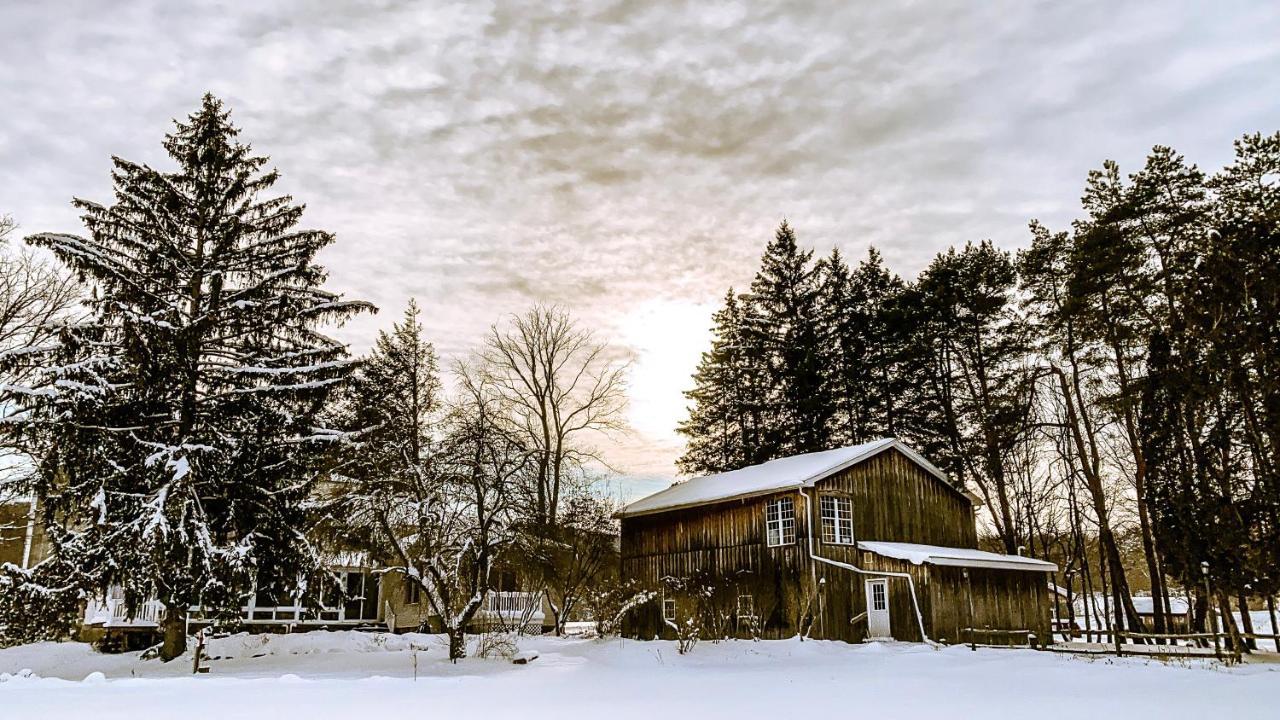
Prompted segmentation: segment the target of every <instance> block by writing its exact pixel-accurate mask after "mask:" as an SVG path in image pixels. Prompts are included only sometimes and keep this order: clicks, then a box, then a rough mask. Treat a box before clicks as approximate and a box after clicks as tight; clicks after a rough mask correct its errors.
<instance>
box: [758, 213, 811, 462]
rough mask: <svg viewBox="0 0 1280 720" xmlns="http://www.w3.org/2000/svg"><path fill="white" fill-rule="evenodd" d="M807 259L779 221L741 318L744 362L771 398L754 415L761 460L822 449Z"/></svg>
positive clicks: (809, 265) (808, 259)
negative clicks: (766, 382) (758, 369)
mask: <svg viewBox="0 0 1280 720" xmlns="http://www.w3.org/2000/svg"><path fill="white" fill-rule="evenodd" d="M812 256H813V252H812V251H809V252H803V251H801V250H800V249H799V247H798V246H797V245H796V236H795V233H794V232H793V231H792V229H791V226H790V225H788V224H787V223H786V221H783V223H782V225H781V226H779V227H778V230H777V232H776V233H775V234H774V238H773V240H772V241H771V242H770V243H769V245H768V246H767V247H766V248H765V252H764V256H763V257H762V258H761V262H760V270H759V272H757V273H756V277H755V279H754V280H753V281H752V283H751V295H750V302H749V303H748V305H747V308H746V311H745V313H744V323H743V324H744V332H743V337H744V344H745V346H746V348H747V352H748V353H749V356H750V357H752V358H753V359H757V358H758V359H763V360H764V361H765V363H766V367H767V368H768V373H769V379H770V386H771V391H772V392H771V396H770V398H769V401H768V405H767V408H766V410H765V412H764V413H762V415H763V422H764V433H765V434H764V438H763V443H762V447H763V450H762V452H761V454H762V455H763V456H764V458H765V459H770V458H775V457H784V456H787V455H796V454H800V453H807V452H814V451H818V450H825V449H827V448H828V447H829V446H830V436H829V432H828V427H829V421H830V418H831V415H832V403H831V399H830V397H829V394H828V392H827V388H826V387H825V383H824V379H825V378H824V376H825V373H824V368H823V352H822V348H821V338H820V335H819V320H818V283H817V278H816V270H815V268H814V267H813V265H812V264H811V263H810V260H811V258H812Z"/></svg>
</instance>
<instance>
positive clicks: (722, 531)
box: [622, 450, 1049, 642]
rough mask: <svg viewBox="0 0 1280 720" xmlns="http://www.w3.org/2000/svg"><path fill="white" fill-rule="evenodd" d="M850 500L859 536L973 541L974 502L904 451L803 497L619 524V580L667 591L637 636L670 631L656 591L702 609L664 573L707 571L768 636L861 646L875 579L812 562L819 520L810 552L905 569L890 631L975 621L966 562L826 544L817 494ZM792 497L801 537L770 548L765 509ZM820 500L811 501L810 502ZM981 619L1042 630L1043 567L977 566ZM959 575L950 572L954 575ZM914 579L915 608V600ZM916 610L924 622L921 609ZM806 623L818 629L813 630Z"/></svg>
mask: <svg viewBox="0 0 1280 720" xmlns="http://www.w3.org/2000/svg"><path fill="white" fill-rule="evenodd" d="M822 495H836V496H840V497H847V498H849V499H850V500H851V502H852V506H853V532H854V538H855V540H879V541H885V542H910V543H921V544H927V545H942V546H948V547H962V548H974V547H977V532H976V528H975V523H974V512H973V507H972V505H971V503H970V502H969V499H968V498H967V497H965V496H964V494H962V493H960V492H958V491H957V490H955V489H954V488H952V487H951V486H949V485H946V484H945V483H943V482H942V481H941V480H939V479H938V478H936V477H934V476H933V475H931V474H930V473H929V472H928V471H926V470H924V469H923V468H921V467H920V466H919V465H917V464H916V463H915V462H913V461H912V460H911V459H910V458H908V457H907V456H905V455H903V454H902V453H900V452H898V451H897V450H888V451H885V452H883V453H880V454H879V455H876V456H874V457H872V458H870V459H868V460H866V461H864V462H862V463H859V464H858V465H855V466H853V467H851V468H848V469H846V470H844V471H842V472H840V473H837V474H835V475H833V476H831V477H829V478H825V479H823V480H821V481H819V482H818V483H816V486H815V487H814V488H811V489H809V490H806V491H805V494H804V495H801V493H799V492H797V491H794V490H789V491H785V492H779V493H774V494H772V495H764V496H759V497H754V498H746V499H739V500H730V501H726V502H720V503H715V504H712V505H705V506H700V507H695V508H687V509H679V510H672V511H668V512H663V513H656V514H652V515H642V516H638V517H629V518H623V520H622V577H623V578H624V579H626V580H633V581H635V582H637V583H639V584H640V585H641V586H642V587H644V588H647V589H651V590H656V591H660V592H663V593H664V594H663V595H661V596H660V597H659V599H658V600H655V601H654V602H652V603H649V604H647V605H645V606H643V607H641V608H638V609H637V610H635V611H634V612H632V613H631V615H630V616H629V617H628V618H627V621H626V622H625V623H624V628H623V631H624V633H625V634H627V635H629V636H631V637H640V638H653V637H672V636H673V634H674V633H673V631H672V630H671V629H670V628H669V627H668V626H667V625H666V623H665V622H664V621H663V619H662V603H661V598H662V597H664V596H665V597H667V598H670V599H673V600H675V602H676V614H677V619H679V618H684V617H688V616H689V614H690V613H694V612H697V610H698V607H699V603H701V604H702V605H703V606H705V605H706V603H707V600H705V598H704V599H702V600H698V599H695V598H692V597H688V596H685V595H682V594H680V593H678V592H671V591H669V590H664V583H663V578H667V577H671V578H691V577H700V578H703V579H704V580H705V581H706V584H709V585H712V586H714V591H715V593H717V594H718V595H719V596H721V598H722V599H720V600H716V602H722V603H727V604H730V605H731V604H732V602H733V598H734V597H735V596H736V595H738V594H750V595H751V596H752V598H753V602H754V605H755V609H756V616H757V617H758V618H759V621H760V635H761V636H763V637H788V636H791V635H794V634H795V633H797V632H800V631H802V630H806V629H807V631H808V632H809V634H810V635H811V636H813V637H823V638H830V639H840V640H847V641H850V642H858V641H861V640H863V639H865V638H866V636H867V623H866V620H865V617H863V618H859V616H861V615H863V613H865V612H866V610H867V598H866V586H865V581H866V580H867V579H868V578H869V577H873V576H871V575H867V574H863V573H857V572H854V571H851V570H848V569H845V568H841V567H838V566H834V565H830V564H827V563H822V562H818V561H812V562H811V561H810V559H809V555H808V547H807V543H808V542H809V534H808V529H809V524H810V522H811V521H812V522H813V523H814V527H813V542H814V547H813V550H814V553H815V554H816V555H819V556H821V557H825V558H829V559H831V560H835V561H837V562H843V563H847V564H850V565H854V566H856V567H859V568H862V569H864V570H868V571H871V572H892V573H900V574H903V575H905V576H909V577H910V578H911V581H910V582H908V580H907V578H906V577H905V576H894V577H889V578H888V589H889V609H890V623H891V628H890V629H891V631H892V634H893V637H895V638H897V639H900V640H912V641H918V640H920V639H921V633H920V624H921V620H922V621H923V624H924V626H925V632H926V633H927V634H928V635H929V637H930V638H931V639H935V640H936V639H938V638H939V637H945V638H946V639H947V640H948V641H951V642H955V641H956V637H957V631H958V628H960V627H967V626H968V625H967V622H968V616H967V615H962V614H960V613H961V612H962V610H964V609H965V608H967V599H966V596H965V595H964V594H963V586H961V585H959V584H958V581H957V579H956V578H958V577H959V576H960V571H959V569H954V570H955V572H954V573H952V572H951V571H952V570H953V568H938V567H935V566H929V565H913V564H911V563H910V562H905V561H901V560H895V559H892V558H886V557H882V556H879V555H876V554H874V553H870V552H860V551H858V550H857V549H856V547H855V546H853V545H848V544H844V545H841V544H835V543H826V542H823V540H822V533H821V520H820V511H819V507H820V504H819V498H820V497H821V496H822ZM783 496H786V497H790V498H791V499H792V501H793V503H794V507H795V522H796V540H795V542H794V543H792V544H789V545H786V546H782V547H773V548H771V547H768V546H767V545H766V543H765V506H766V504H767V503H768V502H770V501H772V500H775V499H777V498H778V497H783ZM805 496H807V497H808V501H809V502H812V503H813V506H812V508H810V507H809V504H808V503H807V502H806V497H805ZM974 572H975V575H974V576H973V580H974V593H975V596H974V600H975V608H979V607H980V608H981V610H980V611H977V613H976V614H977V615H978V617H977V621H978V622H979V625H978V626H980V627H981V626H984V625H990V626H991V627H993V628H1003V629H1022V628H1024V627H1025V628H1026V629H1034V630H1037V631H1039V629H1040V628H1042V627H1043V628H1044V629H1045V630H1046V631H1047V623H1048V617H1049V614H1048V605H1047V600H1046V595H1045V589H1044V583H1045V578H1044V575H1043V574H1042V573H1027V572H1017V571H994V570H991V571H987V570H984V571H974ZM953 575H954V577H953ZM912 585H914V589H915V597H916V601H917V602H916V603H913V602H912V593H911V588H912ZM917 604H918V606H919V610H920V615H919V619H917V614H916V605H917ZM809 623H811V627H810V626H809Z"/></svg>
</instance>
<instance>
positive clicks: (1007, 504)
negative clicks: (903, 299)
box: [912, 241, 1032, 553]
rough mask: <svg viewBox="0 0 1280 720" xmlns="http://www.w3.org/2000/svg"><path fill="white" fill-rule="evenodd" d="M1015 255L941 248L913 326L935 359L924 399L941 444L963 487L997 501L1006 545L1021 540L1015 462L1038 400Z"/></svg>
mask: <svg viewBox="0 0 1280 720" xmlns="http://www.w3.org/2000/svg"><path fill="white" fill-rule="evenodd" d="M1016 279H1017V276H1016V271H1015V268H1014V264H1013V259H1012V258H1011V257H1010V255H1009V253H1006V252H1003V251H1001V250H998V249H996V247H995V246H994V245H992V244H991V242H990V241H983V242H982V243H980V244H978V245H974V244H972V243H970V244H967V245H966V246H965V248H964V249H963V250H962V251H959V252H957V251H956V250H955V249H954V248H952V249H951V250H949V251H947V252H945V253H942V254H939V255H938V256H937V257H936V258H935V259H934V261H933V262H932V263H931V264H930V265H929V267H928V268H927V269H926V270H925V271H924V272H923V273H922V274H921V276H920V279H919V281H918V282H917V285H916V288H915V297H914V302H916V303H918V307H919V310H918V312H917V313H916V316H915V317H914V318H913V321H912V324H913V328H914V330H915V332H916V344H917V346H918V347H920V348H922V349H925V351H926V352H927V353H928V356H929V358H930V367H929V371H928V385H927V389H926V391H925V394H924V395H923V396H922V397H921V398H920V401H921V402H922V403H923V404H925V405H927V407H928V412H930V413H931V415H932V418H933V422H932V423H930V424H931V425H932V426H933V427H934V428H935V429H934V433H935V438H934V439H933V442H932V443H930V444H931V445H933V446H934V447H933V448H930V447H929V446H928V445H929V444H927V445H926V451H927V450H930V449H935V448H936V451H937V453H936V455H934V457H938V458H939V459H941V460H942V461H943V463H944V466H945V467H949V469H950V471H951V474H952V476H953V477H954V478H956V479H957V480H958V481H959V482H961V483H962V484H963V482H965V481H970V480H971V481H973V482H974V484H975V485H976V486H977V487H978V490H979V492H980V493H981V494H982V495H983V496H984V499H985V500H986V502H987V504H988V506H990V507H991V510H992V517H993V521H994V523H995V526H996V531H997V533H998V534H999V536H1000V538H1001V540H1002V541H1003V543H1004V546H1005V549H1006V550H1007V551H1008V552H1010V553H1013V552H1016V551H1017V548H1018V545H1019V544H1021V540H1022V538H1021V533H1020V530H1019V525H1018V517H1017V515H1016V513H1015V508H1014V502H1013V497H1012V496H1011V493H1010V490H1011V485H1012V482H1011V478H1010V473H1009V472H1008V466H1009V464H1010V462H1009V460H1010V457H1011V455H1012V453H1013V451H1014V450H1015V449H1016V447H1017V446H1018V444H1019V443H1021V442H1024V441H1025V439H1026V435H1025V433H1026V429H1027V428H1026V424H1027V417H1028V411H1029V407H1030V404H1031V397H1030V391H1031V388H1032V383H1031V373H1030V369H1029V367H1028V364H1027V362H1026V361H1027V352H1028V347H1027V336H1026V326H1025V322H1024V320H1023V318H1022V317H1021V316H1020V315H1019V313H1018V311H1017V310H1018V306H1017V302H1016V300H1015V297H1014V290H1015V289H1016Z"/></svg>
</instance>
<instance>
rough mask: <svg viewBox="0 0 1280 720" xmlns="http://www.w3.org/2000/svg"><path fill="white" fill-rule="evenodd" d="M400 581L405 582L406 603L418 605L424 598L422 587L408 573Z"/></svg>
mask: <svg viewBox="0 0 1280 720" xmlns="http://www.w3.org/2000/svg"><path fill="white" fill-rule="evenodd" d="M400 582H402V583H404V604H405V605H417V604H418V602H419V601H420V600H421V599H422V588H421V587H420V586H419V585H418V583H417V582H416V581H415V580H413V579H412V578H410V577H408V576H407V575H406V576H405V578H404V579H403V580H401V581H400Z"/></svg>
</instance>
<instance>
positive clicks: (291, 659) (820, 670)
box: [0, 633, 1280, 720]
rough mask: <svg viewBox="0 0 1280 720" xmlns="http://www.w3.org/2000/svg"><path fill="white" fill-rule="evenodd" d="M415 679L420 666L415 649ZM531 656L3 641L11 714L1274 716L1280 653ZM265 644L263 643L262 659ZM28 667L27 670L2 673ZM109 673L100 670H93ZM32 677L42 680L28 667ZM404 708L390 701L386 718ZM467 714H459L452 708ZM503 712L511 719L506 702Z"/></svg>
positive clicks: (527, 644)
mask: <svg viewBox="0 0 1280 720" xmlns="http://www.w3.org/2000/svg"><path fill="white" fill-rule="evenodd" d="M415 646H416V647H419V648H426V649H425V650H419V651H418V652H417V657H418V679H417V680H416V681H415V680H414V679H413V672H414V669H413V662H414V661H413V658H414V654H415V652H414V650H413V649H412V648H413V647H415ZM521 648H522V649H524V650H535V651H537V652H538V653H539V654H540V657H539V658H538V659H537V660H535V661H534V662H532V663H531V664H529V665H524V666H521V665H513V664H511V663H509V662H507V661H500V660H480V659H469V660H466V661H463V662H461V663H459V664H458V665H450V664H449V663H448V662H447V661H445V660H444V659H443V655H444V652H443V649H442V647H441V646H440V644H439V642H438V640H437V639H436V638H434V637H431V636H424V635H416V636H415V635H410V636H385V635H361V634H356V633H309V634H304V635H291V636H233V637H231V638H225V639H222V640H219V641H216V642H215V643H214V644H213V645H212V646H211V648H210V649H211V651H212V654H215V655H221V656H222V657H223V659H220V660H214V661H213V662H212V663H211V665H212V667H213V671H212V673H211V674H209V675H203V676H199V677H193V676H192V675H190V674H189V673H190V662H189V660H187V661H183V660H178V661H175V662H173V663H169V664H163V663H160V662H158V661H141V660H138V659H137V654H136V653H135V654H129V655H115V656H111V655H100V654H97V653H94V652H93V651H91V650H89V649H88V648H87V647H85V646H83V645H79V644H75V643H64V644H40V645H31V646H23V647H17V648H9V649H6V650H0V717H3V718H38V719H41V720H53V719H55V718H89V717H92V718H95V720H96V719H98V718H133V719H134V720H136V719H137V718H139V717H181V718H184V720H196V719H199V718H218V719H219V720H226V719H228V718H242V717H243V718H249V717H264V718H307V719H308V720H327V719H329V718H342V719H343V720H350V718H381V717H405V716H420V717H482V718H483V717H501V716H504V715H505V716H511V717H520V718H543V717H548V718H550V717H556V718H579V717H581V718H607V719H608V720H624V719H627V718H647V719H648V720H652V718H654V717H671V718H682V717H697V718H699V720H704V719H707V718H734V719H736V720H742V719H743V718H758V717H779V716H781V717H794V716H795V715H796V713H797V711H800V710H803V711H813V710H823V711H827V712H834V713H837V714H838V715H837V716H839V717H845V716H850V715H857V716H864V717H882V718H890V719H891V718H925V717H929V718H938V717H956V718H969V717H975V718H976V717H1014V716H1023V717H1034V718H1037V720H1042V719H1043V718H1072V720H1080V718H1082V717H1098V718H1105V717H1141V716H1154V717H1160V718H1161V719H1162V720H1170V719H1174V718H1206V717H1209V718H1212V717H1230V718H1233V719H1238V718H1263V717H1275V707H1276V702H1277V699H1280V664H1268V665H1262V664H1259V665H1246V666H1244V667H1239V668H1233V669H1230V670H1224V669H1222V668H1220V667H1218V666H1210V665H1208V664H1200V663H1194V664H1186V663H1184V664H1179V665H1164V664H1160V663H1157V662H1153V661H1145V660H1140V659H1125V660H1122V661H1117V660H1115V659H1114V658H1112V659H1094V660H1090V659H1081V658H1074V657H1068V656H1063V655H1058V654H1054V653H1042V652H1034V651H1030V650H979V651H978V652H976V653H974V652H971V651H969V650H968V649H967V648H963V647H953V648H948V649H944V650H935V649H932V648H929V647H926V646H922V645H880V644H875V643H873V644H868V645H846V644H843V643H836V642H814V641H811V642H805V643H800V642H798V641H794V640H786V641H776V642H759V643H752V642H744V641H738V642H727V643H719V644H711V643H705V642H704V643H700V644H699V645H698V646H697V647H696V648H695V649H694V651H693V653H692V654H690V655H687V656H684V657H681V656H679V655H677V654H676V652H675V646H674V645H673V644H672V643H667V642H650V643H642V642H633V641H619V640H607V641H599V642H597V641H592V640H582V639H557V638H528V639H524V640H523V641H522V642H521ZM255 656H256V657H255ZM23 668H27V669H29V670H31V671H32V673H33V675H34V676H33V677H26V678H23V677H12V676H11V677H6V675H5V674H6V673H7V674H10V675H12V674H14V673H17V672H18V671H20V670H22V669H23ZM95 672H101V673H103V674H105V679H102V678H100V677H98V676H92V677H90V678H89V680H88V681H84V678H85V677H86V676H90V674H91V673H95ZM35 676H38V677H35ZM393 713H394V714H393ZM455 713H456V714H455ZM500 714H502V715H500Z"/></svg>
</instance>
